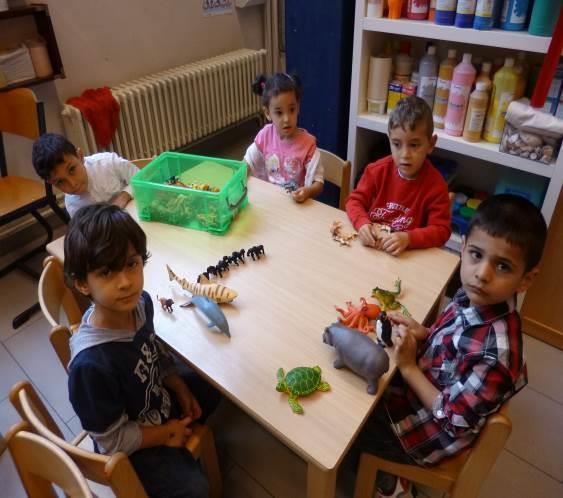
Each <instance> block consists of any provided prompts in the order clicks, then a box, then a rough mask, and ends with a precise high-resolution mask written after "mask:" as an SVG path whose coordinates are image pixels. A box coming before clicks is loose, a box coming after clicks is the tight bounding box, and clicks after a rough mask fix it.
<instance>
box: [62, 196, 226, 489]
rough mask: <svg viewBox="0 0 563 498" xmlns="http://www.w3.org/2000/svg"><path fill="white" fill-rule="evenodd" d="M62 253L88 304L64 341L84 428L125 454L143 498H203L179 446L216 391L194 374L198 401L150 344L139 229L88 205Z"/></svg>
mask: <svg viewBox="0 0 563 498" xmlns="http://www.w3.org/2000/svg"><path fill="white" fill-rule="evenodd" d="M64 249H65V259H64V271H65V278H66V280H67V282H70V283H71V284H72V287H73V288H75V289H77V290H78V291H79V292H80V293H82V294H83V295H85V296H87V297H89V298H90V299H91V301H92V306H91V307H90V308H89V309H88V310H86V312H85V314H84V317H83V319H82V323H81V324H80V328H79V329H78V332H77V333H76V334H74V335H73V336H72V338H71V340H70V349H71V359H70V363H69V379H68V388H69V398H70V402H71V404H72V406H73V408H74V410H75V411H76V414H77V415H78V418H79V419H80V422H81V424H82V427H83V428H84V429H85V430H86V431H88V433H89V434H90V435H91V436H92V438H93V440H94V442H95V447H96V450H97V451H99V452H100V453H104V454H113V453H116V452H118V451H123V452H125V453H127V454H128V455H129V458H130V460H131V463H132V465H133V467H134V468H135V470H136V471H137V474H138V476H139V479H140V480H141V482H142V484H143V486H144V487H145V489H146V491H147V494H148V495H149V496H151V497H162V498H164V497H170V496H174V497H178V498H179V497H184V498H188V497H189V498H203V497H205V496H207V495H208V483H207V481H206V479H205V477H204V476H203V474H202V473H201V469H200V467H199V465H198V464H197V462H196V461H195V460H194V458H193V456H192V455H191V453H190V452H189V451H188V450H187V449H186V447H185V444H186V441H187V439H188V437H189V436H190V434H191V429H190V425H191V423H192V422H193V421H195V420H197V419H203V418H204V417H205V416H207V415H208V414H209V412H210V411H211V410H212V409H213V407H214V406H215V405H216V403H217V402H218V393H217V392H216V391H214V390H213V389H212V388H211V387H210V386H208V385H207V384H205V382H203V381H202V380H201V379H200V378H199V377H197V376H196V375H195V374H193V375H192V376H191V378H189V384H190V387H191V389H192V390H193V392H194V393H195V395H194V394H193V393H192V390H190V389H189V388H188V385H187V384H186V382H185V381H184V379H183V378H182V377H180V376H179V375H178V373H176V370H175V365H174V362H173V361H172V358H171V357H170V356H169V355H167V353H166V352H165V351H164V350H163V349H162V348H161V347H160V344H159V343H158V342H157V340H156V335H155V331H154V325H153V314H154V308H153V303H152V300H151V298H150V296H149V294H148V293H146V292H145V291H143V282H144V279H143V266H144V264H145V262H146V261H147V259H148V257H149V253H148V252H147V247H146V237H145V234H144V232H143V230H142V229H141V227H140V226H139V225H138V224H137V223H136V222H135V221H134V220H133V218H131V216H130V215H129V214H128V213H127V212H126V211H124V210H123V209H121V208H119V207H117V206H115V205H111V204H105V203H100V204H93V205H90V206H86V207H83V208H81V209H80V210H79V211H78V213H77V216H75V217H74V218H73V219H72V220H71V222H70V225H69V230H68V233H67V235H66V238H65V248H64ZM200 403H201V405H200Z"/></svg>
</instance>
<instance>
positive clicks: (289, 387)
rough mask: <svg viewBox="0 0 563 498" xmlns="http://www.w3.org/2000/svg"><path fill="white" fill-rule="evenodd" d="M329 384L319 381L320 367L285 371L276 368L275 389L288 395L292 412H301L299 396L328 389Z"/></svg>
mask: <svg viewBox="0 0 563 498" xmlns="http://www.w3.org/2000/svg"><path fill="white" fill-rule="evenodd" d="M329 389H330V385H329V384H328V383H327V382H323V381H321V368H320V367H319V366H316V367H297V368H293V369H291V370H290V371H289V372H287V375H286V374H285V372H284V371H283V368H280V369H278V385H277V386H276V391H278V392H280V393H286V394H288V395H289V399H288V400H287V401H288V403H289V406H291V409H292V410H293V413H299V414H301V413H303V407H302V406H301V405H300V404H299V403H298V402H297V399H298V398H299V396H307V395H308V394H311V393H312V392H315V391H323V392H324V391H328V390H329Z"/></svg>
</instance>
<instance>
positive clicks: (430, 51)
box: [428, 45, 436, 55]
mask: <svg viewBox="0 0 563 498" xmlns="http://www.w3.org/2000/svg"><path fill="white" fill-rule="evenodd" d="M428 55H436V46H435V45H430V46H429V47H428Z"/></svg>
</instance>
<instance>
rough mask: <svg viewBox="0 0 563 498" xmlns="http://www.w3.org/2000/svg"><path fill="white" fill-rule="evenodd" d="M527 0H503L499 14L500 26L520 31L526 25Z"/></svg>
mask: <svg viewBox="0 0 563 498" xmlns="http://www.w3.org/2000/svg"><path fill="white" fill-rule="evenodd" d="M527 17H528V0H504V4H503V6H502V13H501V15H500V27H501V28H502V29H506V30H509V31H521V30H523V29H524V28H525V27H526V20H527Z"/></svg>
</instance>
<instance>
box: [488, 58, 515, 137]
mask: <svg viewBox="0 0 563 498" xmlns="http://www.w3.org/2000/svg"><path fill="white" fill-rule="evenodd" d="M517 84H518V76H517V75H516V71H514V59H512V58H510V57H509V58H507V59H506V60H505V61H504V66H503V67H501V68H500V69H499V70H498V71H497V72H496V73H495V77H494V78H493V93H492V95H491V105H490V106H489V112H488V113H487V120H486V121H485V132H484V133H483V138H484V139H485V140H486V141H487V142H491V143H493V144H498V143H500V139H501V137H502V132H503V130H504V118H505V116H506V109H507V108H508V104H510V102H512V101H513V100H514V94H515V93H516V86H517Z"/></svg>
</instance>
